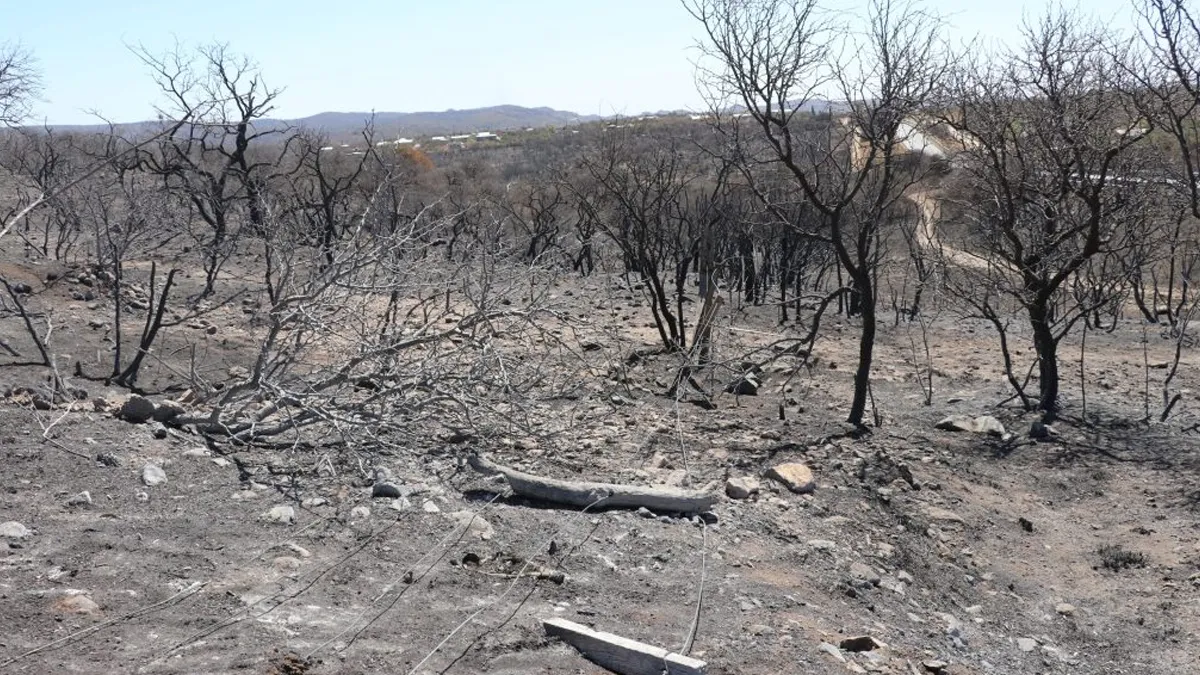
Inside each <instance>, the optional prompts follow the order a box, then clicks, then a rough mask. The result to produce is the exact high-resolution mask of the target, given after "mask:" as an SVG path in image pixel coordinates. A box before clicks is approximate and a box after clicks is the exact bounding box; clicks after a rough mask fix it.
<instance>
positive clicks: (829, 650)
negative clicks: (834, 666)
mask: <svg viewBox="0 0 1200 675" xmlns="http://www.w3.org/2000/svg"><path fill="white" fill-rule="evenodd" d="M821 651H823V652H825V653H826V654H828V655H830V656H832V657H833V658H834V659H835V660H837V662H838V663H845V662H846V656H845V655H844V654H842V650H840V649H838V647H837V645H833V644H830V643H828V642H822V643H821Z"/></svg>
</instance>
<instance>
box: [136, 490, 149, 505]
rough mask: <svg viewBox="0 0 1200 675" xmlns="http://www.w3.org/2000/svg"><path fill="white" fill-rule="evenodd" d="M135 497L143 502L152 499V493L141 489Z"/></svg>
mask: <svg viewBox="0 0 1200 675" xmlns="http://www.w3.org/2000/svg"><path fill="white" fill-rule="evenodd" d="M133 498H134V499H136V500H138V501H139V502H141V503H143V504H145V503H146V502H148V501H150V495H149V494H148V493H146V492H141V491H139V492H138V493H137V494H136V495H134V496H133Z"/></svg>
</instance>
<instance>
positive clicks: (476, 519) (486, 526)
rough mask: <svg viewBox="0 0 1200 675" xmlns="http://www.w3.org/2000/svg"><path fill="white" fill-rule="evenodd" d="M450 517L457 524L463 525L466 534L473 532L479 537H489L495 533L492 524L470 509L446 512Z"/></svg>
mask: <svg viewBox="0 0 1200 675" xmlns="http://www.w3.org/2000/svg"><path fill="white" fill-rule="evenodd" d="M447 515H449V516H450V518H451V519H453V520H454V521H455V523H457V524H458V526H459V527H465V528H466V529H467V533H468V534H473V535H475V536H477V537H479V538H480V539H485V540H486V539H491V538H492V536H493V535H495V534H496V530H495V529H494V528H493V527H492V524H491V523H489V522H488V521H486V520H484V519H483V516H480V515H478V514H476V513H474V512H472V511H455V512H453V513H450V514H447Z"/></svg>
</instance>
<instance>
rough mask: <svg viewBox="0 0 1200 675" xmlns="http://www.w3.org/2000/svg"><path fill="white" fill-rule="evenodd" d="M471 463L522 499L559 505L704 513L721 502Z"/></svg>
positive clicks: (478, 460) (689, 493) (690, 493)
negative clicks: (498, 477) (501, 479)
mask: <svg viewBox="0 0 1200 675" xmlns="http://www.w3.org/2000/svg"><path fill="white" fill-rule="evenodd" d="M468 463H469V464H470V465H471V468H472V469H475V470H476V471H478V472H479V473H482V474H487V475H489V476H491V475H496V474H500V475H502V476H504V478H505V480H507V481H508V484H509V486H510V487H512V490H513V492H515V493H516V494H518V495H521V496H522V497H529V498H530V499H538V500H541V501H547V502H554V503H555V504H567V505H570V506H580V507H586V506H599V507H614V506H615V507H623V508H638V507H641V506H644V507H646V508H648V509H650V510H651V511H656V512H669V513H701V512H704V511H707V510H709V509H711V508H712V505H713V504H715V503H716V502H717V495H715V494H713V493H711V492H701V491H697V490H682V489H679V488H673V487H665V486H661V487H647V486H640V485H616V484H613V483H588V482H575V481H565V480H558V479H556V478H543V477H541V476H534V475H532V474H528V473H524V472H521V471H517V470H516V469H510V468H508V467H506V466H502V465H500V464H496V463H495V462H492V461H489V460H487V459H484V458H483V457H480V456H479V455H472V456H471V457H470V458H469V459H468Z"/></svg>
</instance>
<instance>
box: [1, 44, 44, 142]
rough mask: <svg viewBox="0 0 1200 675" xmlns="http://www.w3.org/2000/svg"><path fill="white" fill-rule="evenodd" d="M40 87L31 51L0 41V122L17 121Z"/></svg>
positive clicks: (19, 121)
mask: <svg viewBox="0 0 1200 675" xmlns="http://www.w3.org/2000/svg"><path fill="white" fill-rule="evenodd" d="M41 89H42V80H41V75H40V73H38V71H37V68H36V61H34V58H33V55H32V54H31V53H30V52H29V51H28V50H26V49H25V48H24V47H22V46H21V45H19V44H0V124H4V125H9V126H11V125H15V124H20V123H21V122H22V121H24V120H25V118H27V117H28V116H29V113H30V105H31V104H32V102H33V99H35V98H37V95H38V93H39V92H41Z"/></svg>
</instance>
